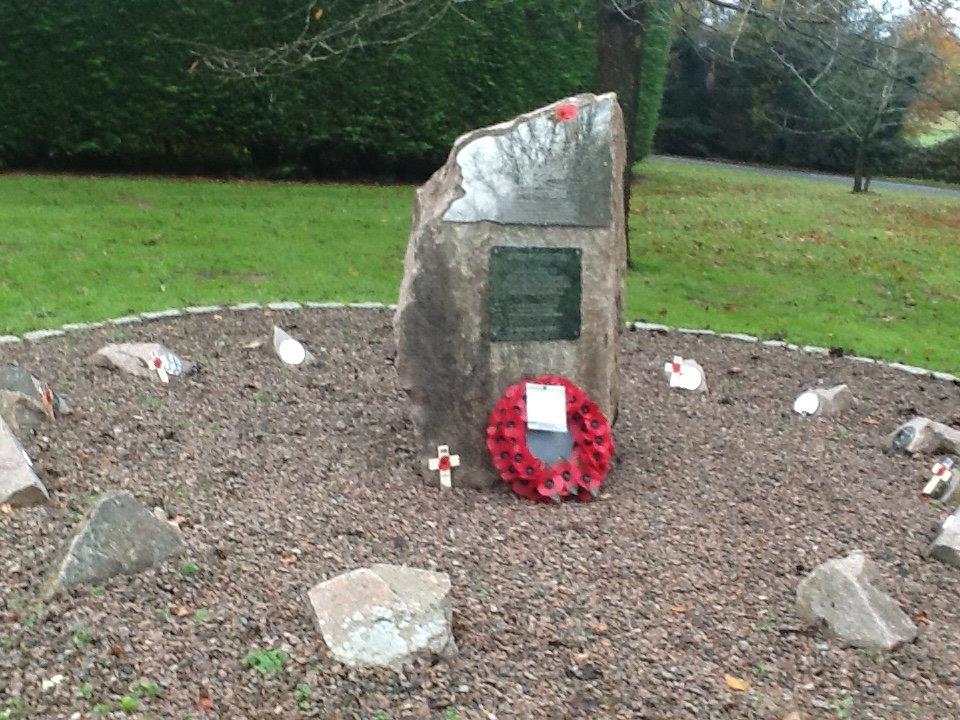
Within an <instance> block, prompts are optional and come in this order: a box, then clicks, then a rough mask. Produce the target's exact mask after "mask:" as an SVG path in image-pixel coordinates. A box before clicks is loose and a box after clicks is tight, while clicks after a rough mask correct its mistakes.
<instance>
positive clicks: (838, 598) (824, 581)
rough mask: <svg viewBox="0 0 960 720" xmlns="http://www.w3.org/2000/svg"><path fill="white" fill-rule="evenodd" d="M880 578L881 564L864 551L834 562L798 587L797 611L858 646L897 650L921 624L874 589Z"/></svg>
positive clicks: (852, 644) (817, 568)
mask: <svg viewBox="0 0 960 720" xmlns="http://www.w3.org/2000/svg"><path fill="white" fill-rule="evenodd" d="M879 577H880V574H879V571H878V570H877V566H876V565H875V564H874V563H873V562H872V561H871V560H870V559H869V558H868V557H867V556H866V555H864V554H863V553H862V552H860V551H859V550H855V551H854V552H852V553H850V554H849V555H848V556H847V557H845V558H835V559H833V560H828V561H827V562H825V563H823V564H822V565H819V566H818V567H816V568H815V569H814V570H813V572H811V573H810V574H809V575H808V576H807V577H805V578H804V579H803V580H802V581H801V582H800V585H799V586H798V587H797V614H798V615H799V616H800V618H801V619H802V620H803V621H804V622H806V623H808V624H809V625H813V626H817V627H823V628H825V629H826V630H827V631H828V632H829V633H830V634H831V635H833V636H835V637H837V638H838V639H839V640H841V641H842V642H843V643H844V644H845V645H850V646H853V647H859V648H867V649H873V650H893V649H895V648H897V647H899V646H900V645H902V644H904V643H908V642H912V641H913V640H914V639H915V638H916V636H917V627H916V625H914V624H913V622H912V621H911V620H910V618H909V617H907V615H906V614H905V613H904V612H903V611H902V610H901V609H900V607H899V606H898V605H897V604H896V603H895V602H894V601H893V600H892V599H891V598H890V597H889V596H888V595H885V594H884V593H882V592H881V591H879V590H878V589H877V588H876V587H874V581H875V580H877V579H879Z"/></svg>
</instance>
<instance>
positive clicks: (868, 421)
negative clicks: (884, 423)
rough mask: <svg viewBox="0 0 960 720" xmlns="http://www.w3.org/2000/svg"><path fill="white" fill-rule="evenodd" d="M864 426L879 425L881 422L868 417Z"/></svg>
mask: <svg viewBox="0 0 960 720" xmlns="http://www.w3.org/2000/svg"><path fill="white" fill-rule="evenodd" d="M863 424H864V425H879V424H880V421H879V420H877V419H876V418H875V417H867V418H864V421H863Z"/></svg>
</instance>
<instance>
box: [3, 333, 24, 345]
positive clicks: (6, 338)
mask: <svg viewBox="0 0 960 720" xmlns="http://www.w3.org/2000/svg"><path fill="white" fill-rule="evenodd" d="M18 342H23V340H21V339H20V338H18V337H17V336H16V335H0V345H12V344H13V343H18Z"/></svg>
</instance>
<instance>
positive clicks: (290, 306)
mask: <svg viewBox="0 0 960 720" xmlns="http://www.w3.org/2000/svg"><path fill="white" fill-rule="evenodd" d="M267 307H268V308H270V309H271V310H299V309H300V308H302V307H303V305H301V304H300V303H298V302H295V301H293V300H282V301H280V302H272V303H267Z"/></svg>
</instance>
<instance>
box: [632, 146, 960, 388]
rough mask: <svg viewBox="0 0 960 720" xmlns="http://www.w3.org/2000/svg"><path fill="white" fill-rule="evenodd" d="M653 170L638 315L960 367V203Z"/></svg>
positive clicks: (642, 214) (645, 191) (638, 275)
mask: <svg viewBox="0 0 960 720" xmlns="http://www.w3.org/2000/svg"><path fill="white" fill-rule="evenodd" d="M640 170H641V173H642V174H643V175H644V176H645V177H644V180H643V181H642V182H641V184H640V185H639V186H638V188H637V190H636V192H635V193H634V205H633V215H632V217H631V227H632V228H633V231H634V232H633V243H634V257H635V259H636V269H635V270H634V272H632V273H631V277H630V282H629V285H628V303H627V307H628V315H629V316H630V317H640V318H643V319H646V320H649V321H654V322H663V323H666V324H669V325H685V326H692V327H708V328H712V329H715V330H719V331H738V330H739V331H745V332H750V333H753V334H757V335H761V336H763V337H782V338H786V339H788V340H791V341H793V342H796V343H799V344H817V345H826V346H842V347H844V348H845V349H847V350H848V351H856V352H858V353H862V354H867V355H875V356H879V357H884V358H887V359H898V360H902V361H904V362H908V363H913V364H919V365H925V366H929V367H933V368H937V369H944V370H954V371H955V370H958V369H960V350H958V349H957V348H956V347H954V346H953V343H952V342H951V341H950V338H951V337H952V336H953V334H954V331H953V328H955V327H956V326H957V324H958V323H960V302H958V301H960V287H958V286H957V285H956V278H957V277H960V199H954V198H942V197H936V196H925V195H921V194H919V193H913V192H906V191H904V192H900V191H892V190H891V191H882V192H878V193H870V194H868V195H859V196H858V195H852V194H850V193H849V191H848V190H847V189H846V188H844V187H842V186H837V185H830V184H827V183H817V182H814V181H809V180H792V179H784V178H776V177H765V176H760V175H749V176H748V175H745V174H743V173H729V172H725V171H723V170H718V169H713V168H702V167H687V166H679V165H669V166H668V165H666V164H659V163H650V164H649V165H646V166H642V167H641V168H640Z"/></svg>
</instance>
